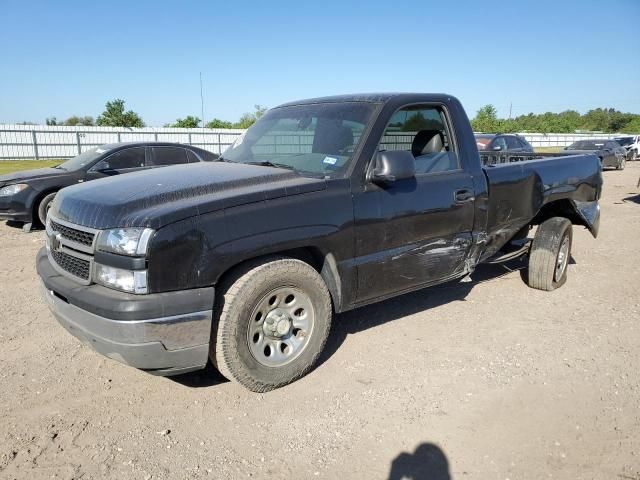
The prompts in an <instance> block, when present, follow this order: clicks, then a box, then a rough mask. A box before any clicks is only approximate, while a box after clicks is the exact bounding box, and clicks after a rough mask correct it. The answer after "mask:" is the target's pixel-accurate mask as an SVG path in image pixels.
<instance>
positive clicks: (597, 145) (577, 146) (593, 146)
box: [567, 140, 604, 150]
mask: <svg viewBox="0 0 640 480" xmlns="http://www.w3.org/2000/svg"><path fill="white" fill-rule="evenodd" d="M603 148H604V140H602V141H600V140H580V141H579V142H574V143H572V144H571V145H569V146H568V147H567V149H568V150H602V149H603Z"/></svg>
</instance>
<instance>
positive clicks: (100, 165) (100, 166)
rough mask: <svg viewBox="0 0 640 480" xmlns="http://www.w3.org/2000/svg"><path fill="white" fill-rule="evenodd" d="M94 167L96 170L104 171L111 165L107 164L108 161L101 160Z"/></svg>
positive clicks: (109, 168)
mask: <svg viewBox="0 0 640 480" xmlns="http://www.w3.org/2000/svg"><path fill="white" fill-rule="evenodd" d="M94 168H95V170H96V171H97V172H105V171H109V170H111V165H109V162H108V161H106V160H102V161H101V162H100V163H98V164H97V165H96V166H95V167H94Z"/></svg>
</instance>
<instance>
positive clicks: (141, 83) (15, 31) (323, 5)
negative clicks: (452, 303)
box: [0, 0, 640, 126]
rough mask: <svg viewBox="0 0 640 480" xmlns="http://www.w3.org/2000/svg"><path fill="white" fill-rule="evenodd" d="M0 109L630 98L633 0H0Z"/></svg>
mask: <svg viewBox="0 0 640 480" xmlns="http://www.w3.org/2000/svg"><path fill="white" fill-rule="evenodd" d="M0 22H1V23H0V24H1V25H2V28H0V45H2V55H0V123H13V122H20V121H33V122H44V120H45V118H46V117H49V116H53V115H55V116H56V117H57V118H58V119H64V118H67V117H69V116H70V115H74V114H76V115H92V116H94V117H96V116H97V115H98V114H99V113H100V112H102V110H103V107H104V103H105V102H106V101H107V100H110V99H113V98H123V99H124V100H126V102H127V108H131V109H133V110H135V111H137V112H138V113H139V114H140V115H141V116H142V117H143V119H144V120H145V121H146V123H147V124H148V125H152V126H161V125H162V124H164V123H167V122H172V121H174V120H175V119H176V118H177V117H184V116H186V115H189V114H193V115H197V116H200V87H199V72H202V76H203V84H204V100H205V119H207V120H210V119H211V118H212V117H218V118H222V119H228V120H236V119H237V118H238V117H239V116H240V115H241V114H242V113H243V112H246V111H251V110H252V109H253V105H254V104H261V105H266V106H275V105H277V104H279V103H282V102H285V101H289V100H294V99H296V98H305V97H310V96H321V95H330V94H338V93H353V92H372V91H421V92H447V93H451V94H453V95H455V96H457V97H458V98H460V99H461V100H462V102H463V104H464V105H465V108H466V109H467V112H468V113H469V115H470V116H473V115H474V114H475V111H476V110H477V109H478V108H480V107H481V106H482V105H484V104H487V103H492V104H494V105H495V106H496V107H497V108H498V112H499V114H501V115H505V116H506V115H508V113H509V104H510V103H512V104H513V113H514V115H516V114H521V113H528V112H530V111H533V112H543V111H561V110H565V109H569V108H573V109H577V110H579V111H586V110H588V109H590V108H594V107H598V106H612V107H615V108H617V109H620V110H623V111H631V112H635V113H640V27H639V25H640V0H609V1H607V2H598V1H590V0H583V1H562V0H561V1H557V0H556V1H547V0H536V1H528V2H525V1H491V0H485V1H482V2H475V1H459V2H458V1H453V0H448V1H442V0H440V1H437V2H432V1H409V0H392V1H389V0H387V1H385V2H379V1H376V0H370V1H368V2H355V1H354V2H349V1H348V0H342V1H334V0H322V1H313V2H304V1H301V0H298V1H278V0H271V1H255V2H248V1H236V2H216V1H181V2H176V1H172V2H168V1H167V2H163V1H119V0H109V1H100V2H93V1H86V0H84V1H62V0H61V1H57V2H53V1H37V0H31V1H24V0H0Z"/></svg>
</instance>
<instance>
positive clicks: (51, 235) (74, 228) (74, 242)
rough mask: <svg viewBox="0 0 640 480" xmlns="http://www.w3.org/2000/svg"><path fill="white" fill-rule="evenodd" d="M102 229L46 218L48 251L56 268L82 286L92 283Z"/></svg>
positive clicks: (50, 216)
mask: <svg viewBox="0 0 640 480" xmlns="http://www.w3.org/2000/svg"><path fill="white" fill-rule="evenodd" d="M99 233H100V232H99V230H96V229H93V228H89V227H85V226H84V225H75V224H73V223H69V222H66V221H63V220H59V219H58V218H56V217H53V216H52V215H51V214H49V216H48V218H47V250H48V252H49V260H50V261H51V264H52V265H53V267H54V268H55V269H56V270H58V272H59V273H60V274H62V275H66V276H68V277H70V278H73V279H74V280H76V281H77V282H80V283H82V284H83V285H90V284H91V275H92V271H93V255H94V246H93V245H94V243H95V240H96V237H97V235H98V234H99Z"/></svg>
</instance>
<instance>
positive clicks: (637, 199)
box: [622, 181, 640, 204]
mask: <svg viewBox="0 0 640 480" xmlns="http://www.w3.org/2000/svg"><path fill="white" fill-rule="evenodd" d="M638 183H639V184H640V181H639V182H638ZM622 202H623V203H629V202H632V203H638V204H640V194H638V195H631V196H630V197H627V198H623V199H622Z"/></svg>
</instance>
